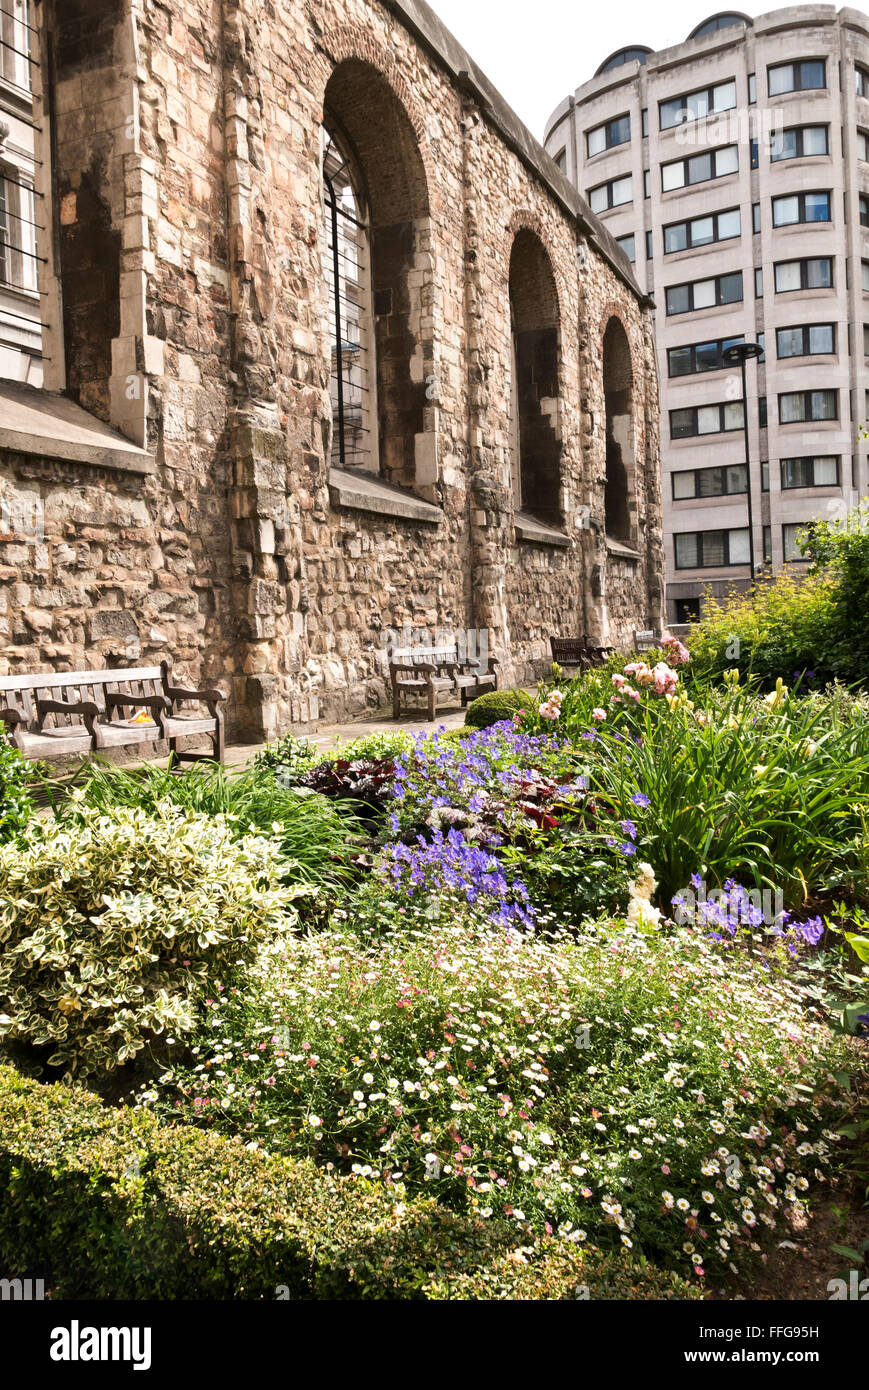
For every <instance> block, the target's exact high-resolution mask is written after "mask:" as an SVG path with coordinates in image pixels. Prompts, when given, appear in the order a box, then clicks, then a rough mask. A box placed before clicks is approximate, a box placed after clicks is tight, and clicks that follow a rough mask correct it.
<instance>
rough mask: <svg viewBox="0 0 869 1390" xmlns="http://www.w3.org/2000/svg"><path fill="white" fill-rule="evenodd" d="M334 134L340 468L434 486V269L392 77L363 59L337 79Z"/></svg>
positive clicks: (328, 188)
mask: <svg viewBox="0 0 869 1390" xmlns="http://www.w3.org/2000/svg"><path fill="white" fill-rule="evenodd" d="M324 129H325V135H324V159H323V180H324V198H323V212H324V222H325V246H326V256H325V263H324V268H325V273H326V276H327V279H328V282H329V286H328V289H329V315H330V318H329V329H330V334H331V341H332V344H333V348H332V367H331V376H332V410H333V419H334V426H335V427H334V430H333V444H332V463H333V466H341V467H349V468H367V469H370V470H371V471H373V472H377V473H380V474H382V475H383V477H384V478H386V479H388V480H389V481H390V482H392V483H395V484H398V485H399V486H404V487H409V488H413V487H415V486H416V485H417V484H420V483H424V484H429V483H434V482H436V481H437V464H436V454H437V451H436V447H432V443H433V438H434V433H435V430H436V420H437V411H436V408H434V407H433V406H432V400H431V397H430V395H427V391H428V390H429V388H430V383H431V381H432V379H433V375H434V374H435V367H434V363H433V357H434V345H433V333H432V330H431V327H430V323H431V315H432V308H433V301H434V263H433V259H432V255H431V227H430V221H429V208H428V190H427V186H426V179H425V170H424V166H423V162H422V156H421V154H420V150H419V145H418V141H417V137H416V134H415V132H414V129H413V126H412V124H411V121H410V119H409V117H408V115H407V112H406V111H405V109H404V107H403V106H402V104H401V102H400V101H399V99H398V97H397V96H396V94H395V92H394V91H393V89H392V87H391V86H390V85H389V83H388V82H387V80H386V78H385V77H384V76H383V74H382V73H380V72H379V71H378V70H377V69H376V68H374V67H373V66H371V65H370V64H368V63H364V62H362V61H361V60H358V59H355V58H353V59H347V60H346V61H344V62H342V63H339V64H338V66H337V67H336V68H335V71H334V72H333V73H332V76H331V78H330V79H329V83H328V85H327V88H326V96H325V103H324ZM342 440H343V442H342Z"/></svg>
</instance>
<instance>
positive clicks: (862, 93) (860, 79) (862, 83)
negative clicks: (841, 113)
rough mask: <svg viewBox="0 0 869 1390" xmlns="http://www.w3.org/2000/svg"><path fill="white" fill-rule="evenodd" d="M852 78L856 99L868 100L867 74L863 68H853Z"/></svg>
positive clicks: (868, 80) (868, 78)
mask: <svg viewBox="0 0 869 1390" xmlns="http://www.w3.org/2000/svg"><path fill="white" fill-rule="evenodd" d="M854 78H855V82H856V87H857V95H858V97H867V98H869V72H867V71H866V69H865V68H859V67H855V68H854Z"/></svg>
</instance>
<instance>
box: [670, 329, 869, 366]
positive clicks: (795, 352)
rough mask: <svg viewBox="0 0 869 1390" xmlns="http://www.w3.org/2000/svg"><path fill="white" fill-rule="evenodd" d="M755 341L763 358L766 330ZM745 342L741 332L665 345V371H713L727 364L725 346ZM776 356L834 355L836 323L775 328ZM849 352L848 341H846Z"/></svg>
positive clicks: (868, 353) (865, 348) (868, 349)
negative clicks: (669, 346)
mask: <svg viewBox="0 0 869 1390" xmlns="http://www.w3.org/2000/svg"><path fill="white" fill-rule="evenodd" d="M757 341H758V343H759V344H760V347H761V349H762V353H761V357H760V361H761V362H763V361H764V356H763V351H765V348H766V341H765V334H763V333H759V334H758V336H757ZM741 342H744V335H742V334H739V335H738V336H736V337H733V338H713V339H710V340H709V341H708V342H705V343H686V344H684V345H682V346H680V347H673V348H668V349H667V375H668V376H670V377H674V376H693V375H695V374H696V373H697V372H715V371H720V370H721V369H723V368H724V367H727V366H729V363H728V362H727V360H726V359H725V356H724V353H725V350H726V349H727V348H729V347H732V346H733V345H734V343H741ZM775 347H776V357H778V358H788V357H816V356H823V355H829V356H833V355H835V353H836V351H837V332H836V324H835V323H802V324H796V325H794V326H792V327H788V328H777V329H776V331H775ZM849 352H850V345H849ZM862 352H863V356H864V357H869V323H864V324H863V341H862Z"/></svg>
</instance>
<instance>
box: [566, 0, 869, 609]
mask: <svg viewBox="0 0 869 1390" xmlns="http://www.w3.org/2000/svg"><path fill="white" fill-rule="evenodd" d="M545 144H546V148H547V150H548V152H549V153H550V154H551V155H552V156H553V158H554V159H555V160H556V162H557V163H558V164H559V165H560V167H561V169H562V170H563V172H565V173H566V174H567V176H568V177H569V178H570V179H571V181H572V182H574V183H575V184H576V186H577V188H578V189H579V190H580V191H581V192H582V194H583V195H584V196H585V197H586V198H587V199H588V201H589V203H590V204H591V207H592V209H593V210H594V211H595V212H596V213H597V214H598V216H599V217H600V218H601V219H602V220H603V221H604V223H605V225H606V227H607V230H608V231H610V232H611V233H612V235H613V236H614V237H615V238H616V240H617V241H618V242H619V244H620V245H621V246H622V247H623V248H624V249H625V250H626V251H627V253H628V255H629V256H630V258H631V260H632V261H633V262H634V265H635V269H636V273H637V278H638V279H639V281H640V283H641V284H642V285H644V286H645V287H646V288H647V290H648V291H649V293H650V294H653V295H654V298H655V302H656V306H657V308H656V315H655V333H656V339H657V347H658V368H659V375H660V387H661V417H662V418H661V445H662V454H663V469H664V479H663V487H664V532H665V555H666V566H667V573H666V578H667V616H668V619H669V620H670V621H683V620H684V619H686V618H687V617H689V616H691V615H693V614H696V613H697V612H698V611H699V607H700V601H701V595H702V593H703V591H704V589H705V588H706V587H707V585H708V586H709V587H710V588H711V590H712V592H719V593H720V592H722V591H723V590H725V589H726V588H728V587H729V585H730V584H731V583H733V582H734V581H736V582H737V583H739V584H747V583H748V580H749V577H750V573H751V571H750V568H749V563H750V559H751V555H752V549H753V560H754V565H755V569H757V568H758V567H759V566H761V565H762V564H763V563H764V562H771V564H772V566H773V569H774V570H778V569H779V568H780V567H781V566H782V564H784V563H787V562H797V563H800V564H804V563H805V562H804V560H803V558H802V555H801V552H800V550H799V549H798V546H797V534H798V532H799V531H800V528H801V527H802V526H804V525H805V524H806V523H807V522H809V521H811V520H812V519H814V518H818V517H830V516H833V515H842V514H844V512H845V511H846V510H847V509H848V508H849V507H850V506H851V505H852V504H853V503H854V502H855V501H856V500H857V499H858V498H859V497H860V496H865V495H866V492H867V474H866V444H865V441H863V440H862V439H861V437H860V431H861V426H862V425H864V424H865V422H866V420H867V417H869V18H867V16H866V15H864V14H861V13H860V12H859V11H857V10H851V9H841V10H839V11H838V12H837V10H836V8H835V7H834V6H832V5H801V6H796V7H793V8H788V9H781V10H774V11H772V12H771V13H769V14H765V15H761V16H760V17H759V18H757V19H754V20H752V19H749V18H748V17H747V16H745V15H742V14H737V13H725V14H718V15H715V16H713V17H712V18H710V19H708V20H706V21H705V22H704V23H703V24H700V25H698V27H697V28H696V29H695V30H694V31H693V32H692V33H691V34H690V35H689V36H688V38H687V40H686V42H685V43H683V44H680V45H678V46H677V47H675V48H669V49H665V50H662V51H659V52H653V51H652V50H651V49H648V48H644V47H640V46H637V45H631V46H629V47H626V48H623V49H620V50H619V51H618V52H617V53H614V54H613V55H612V56H611V57H609V58H608V59H606V61H605V62H603V63H602V64H601V66H600V67H599V68H598V70H597V72H596V73H595V75H594V77H593V78H591V80H590V81H588V82H586V83H585V84H584V85H583V86H581V87H579V88H578V89H577V90H576V92H575V93H574V95H573V96H570V97H568V98H567V99H566V100H565V101H563V102H562V103H561V105H560V106H559V107H558V108H557V109H556V111H555V112H554V113H553V115H552V116H551V118H550V120H549V122H548V124H547V128H546V134H545ZM741 342H759V343H760V344H761V346H762V348H763V350H764V355H763V357H761V358H760V359H759V360H758V361H757V362H754V361H749V362H748V364H747V367H746V373H747V404H748V431H747V437H748V461H749V466H750V479H751V491H750V493H749V491H748V481H749V468H747V466H746V442H745V433H744V428H743V426H744V418H743V399H742V383H741V379H740V368H739V366H738V365H736V366H735V365H733V364H732V363H731V362H728V361H727V360H726V357H725V353H726V350H727V348H728V347H729V346H731V345H733V344H736V343H741Z"/></svg>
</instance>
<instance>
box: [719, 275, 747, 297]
mask: <svg viewBox="0 0 869 1390" xmlns="http://www.w3.org/2000/svg"><path fill="white" fill-rule="evenodd" d="M718 283H719V286H720V290H721V303H722V304H735V303H737V301H738V300H740V299H741V298H742V271H741V270H738V271H736V273H735V274H734V275H722V276H721V278H720V280H719V282H718Z"/></svg>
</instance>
